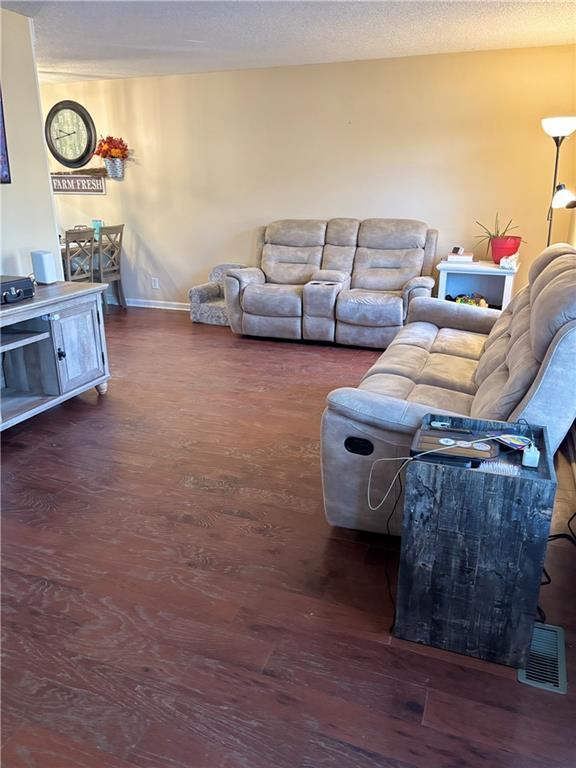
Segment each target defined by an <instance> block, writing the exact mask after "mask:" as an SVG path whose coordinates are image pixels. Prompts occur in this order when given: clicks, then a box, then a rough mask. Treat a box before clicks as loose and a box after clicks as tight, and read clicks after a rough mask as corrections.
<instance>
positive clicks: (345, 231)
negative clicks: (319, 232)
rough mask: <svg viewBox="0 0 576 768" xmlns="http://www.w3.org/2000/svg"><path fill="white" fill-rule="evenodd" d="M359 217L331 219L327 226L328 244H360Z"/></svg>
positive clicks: (354, 245)
mask: <svg viewBox="0 0 576 768" xmlns="http://www.w3.org/2000/svg"><path fill="white" fill-rule="evenodd" d="M359 227H360V222H359V221H358V219H330V221H329V222H328V225H327V227H326V245H341V246H353V247H354V248H355V247H356V246H357V244H358V229H359Z"/></svg>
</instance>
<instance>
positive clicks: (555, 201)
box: [552, 184, 576, 208]
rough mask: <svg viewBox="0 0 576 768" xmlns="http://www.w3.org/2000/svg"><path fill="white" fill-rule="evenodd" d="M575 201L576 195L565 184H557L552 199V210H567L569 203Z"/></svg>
mask: <svg viewBox="0 0 576 768" xmlns="http://www.w3.org/2000/svg"><path fill="white" fill-rule="evenodd" d="M574 200H576V195H575V194H574V192H571V191H570V190H569V189H566V185H565V184H558V186H557V187H556V192H554V197H553V198H552V208H567V207H568V204H569V203H572V202H574Z"/></svg>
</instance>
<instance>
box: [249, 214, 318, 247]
mask: <svg viewBox="0 0 576 768" xmlns="http://www.w3.org/2000/svg"><path fill="white" fill-rule="evenodd" d="M325 238H326V222H325V221H319V220H316V219H282V220H280V221H273V222H272V223H271V224H268V226H267V227H266V231H265V232H264V242H265V243H273V244H274V245H288V246H293V247H296V248H297V247H301V246H314V245H316V246H318V245H320V246H322V245H324V242H325Z"/></svg>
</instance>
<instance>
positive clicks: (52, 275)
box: [30, 251, 59, 285]
mask: <svg viewBox="0 0 576 768" xmlns="http://www.w3.org/2000/svg"><path fill="white" fill-rule="evenodd" d="M30 255H31V256H32V270H33V272H34V277H35V278H36V282H37V283H42V284H43V285H49V284H50V283H56V282H58V278H59V275H58V271H57V269H56V261H55V260H54V254H53V253H51V252H50V251H32V253H31V254H30Z"/></svg>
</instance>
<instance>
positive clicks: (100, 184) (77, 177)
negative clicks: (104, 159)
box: [50, 173, 106, 195]
mask: <svg viewBox="0 0 576 768" xmlns="http://www.w3.org/2000/svg"><path fill="white" fill-rule="evenodd" d="M50 178H51V180H52V191H53V192H54V194H55V195H105V194H106V180H105V179H104V177H103V176H96V175H94V174H90V173H86V174H84V173H51V174H50Z"/></svg>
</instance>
